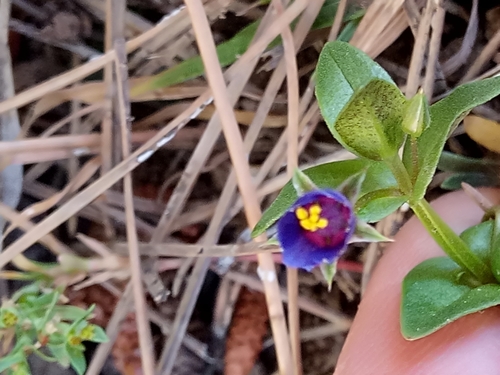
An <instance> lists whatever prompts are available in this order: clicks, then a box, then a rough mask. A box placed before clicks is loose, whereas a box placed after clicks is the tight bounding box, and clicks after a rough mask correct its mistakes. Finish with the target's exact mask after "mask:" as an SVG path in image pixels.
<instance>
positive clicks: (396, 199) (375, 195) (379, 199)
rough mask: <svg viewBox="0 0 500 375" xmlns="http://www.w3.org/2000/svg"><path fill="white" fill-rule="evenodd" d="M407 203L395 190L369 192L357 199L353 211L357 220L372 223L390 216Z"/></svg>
mask: <svg viewBox="0 0 500 375" xmlns="http://www.w3.org/2000/svg"><path fill="white" fill-rule="evenodd" d="M407 201H408V197H405V196H403V195H402V194H401V192H400V191H399V189H397V188H387V189H379V190H374V191H371V192H369V193H367V194H365V195H363V196H362V197H360V198H359V199H358V201H357V202H356V205H355V210H356V214H357V216H358V218H360V219H362V220H364V221H366V222H368V223H373V222H376V221H379V220H382V219H383V218H384V217H386V216H388V215H390V214H391V213H393V212H394V211H396V210H397V209H398V208H399V207H401V206H402V205H403V204H404V203H406V202H407Z"/></svg>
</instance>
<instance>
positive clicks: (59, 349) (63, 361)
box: [47, 344, 70, 368]
mask: <svg viewBox="0 0 500 375" xmlns="http://www.w3.org/2000/svg"><path fill="white" fill-rule="evenodd" d="M47 347H48V348H49V350H50V352H51V354H52V355H53V356H54V358H55V359H57V363H59V364H60V365H61V366H62V367H64V368H67V367H69V365H70V363H69V354H68V351H67V350H66V344H62V345H52V344H48V345H47Z"/></svg>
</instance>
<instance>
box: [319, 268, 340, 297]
mask: <svg viewBox="0 0 500 375" xmlns="http://www.w3.org/2000/svg"><path fill="white" fill-rule="evenodd" d="M319 268H320V270H321V274H322V275H323V277H324V279H325V281H326V283H327V284H328V291H331V290H332V284H333V278H334V277H335V274H336V273H337V262H336V261H335V262H333V263H326V262H323V263H321V264H320V266H319Z"/></svg>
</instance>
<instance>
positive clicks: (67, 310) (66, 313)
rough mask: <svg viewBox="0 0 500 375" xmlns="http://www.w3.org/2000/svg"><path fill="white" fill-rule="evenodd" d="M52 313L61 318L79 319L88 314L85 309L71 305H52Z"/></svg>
mask: <svg viewBox="0 0 500 375" xmlns="http://www.w3.org/2000/svg"><path fill="white" fill-rule="evenodd" d="M54 314H56V315H58V316H59V317H60V318H61V319H62V320H66V321H68V320H81V319H84V318H85V317H86V316H88V312H87V310H84V309H82V308H80V307H77V306H71V305H63V306H61V305H57V306H55V307H54Z"/></svg>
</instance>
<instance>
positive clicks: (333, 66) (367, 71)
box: [316, 41, 393, 130]
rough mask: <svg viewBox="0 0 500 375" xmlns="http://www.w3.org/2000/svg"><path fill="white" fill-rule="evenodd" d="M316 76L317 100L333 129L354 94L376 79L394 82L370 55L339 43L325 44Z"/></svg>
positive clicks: (324, 116) (346, 44)
mask: <svg viewBox="0 0 500 375" xmlns="http://www.w3.org/2000/svg"><path fill="white" fill-rule="evenodd" d="M316 76H317V77H316V82H317V83H316V97H317V98H318V103H319V107H320V109H321V114H322V115H323V118H324V119H325V121H326V123H327V124H328V126H329V127H330V130H331V128H332V127H333V125H334V124H335V122H336V121H337V118H338V116H339V115H340V112H341V111H342V110H343V109H344V107H345V106H346V105H347V103H349V101H350V100H351V98H352V96H353V95H354V93H355V92H357V91H358V90H360V89H361V88H363V87H365V86H366V85H367V84H368V83H369V82H370V81H372V80H374V79H381V80H384V81H387V82H390V83H393V81H392V79H391V77H390V76H389V74H388V73H387V72H386V71H385V70H384V69H383V68H382V67H381V66H380V65H378V64H377V63H375V62H374V61H373V60H372V59H370V58H369V57H368V55H366V54H365V53H363V52H361V51H360V50H359V49H357V48H355V47H353V46H351V45H350V44H348V43H345V42H340V41H335V42H329V43H326V44H325V46H324V48H323V50H322V51H321V54H320V57H319V60H318V65H317V68H316Z"/></svg>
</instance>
